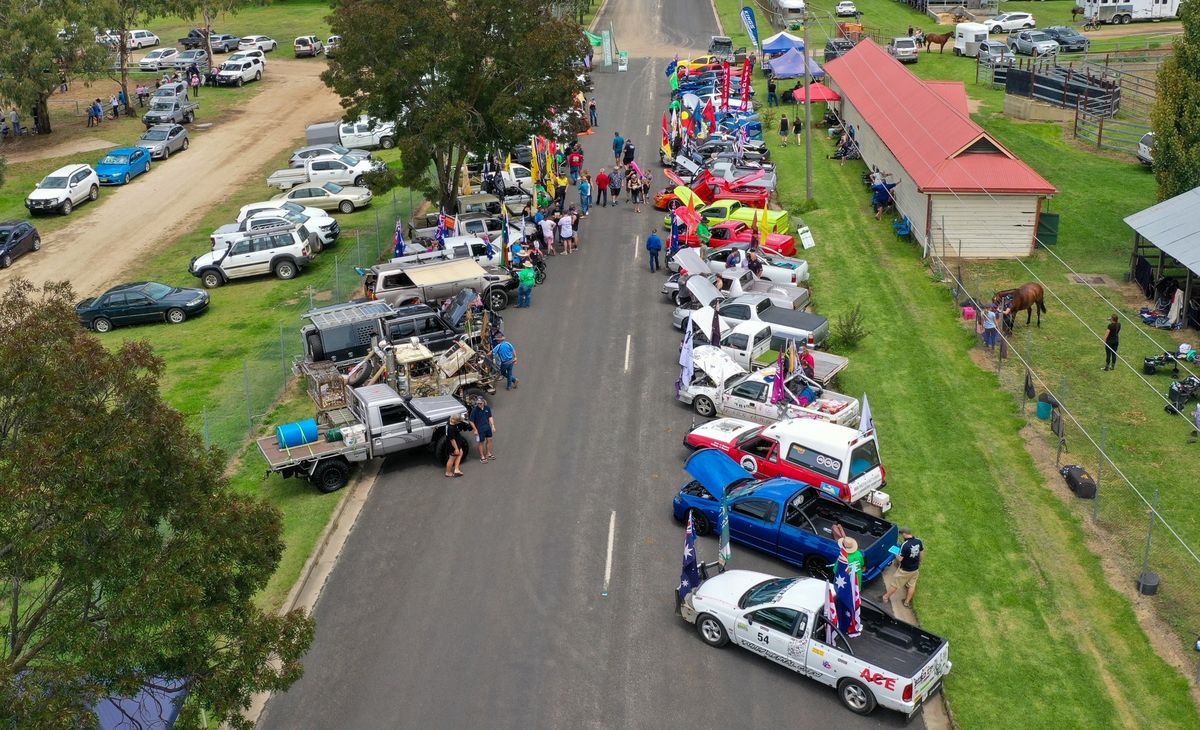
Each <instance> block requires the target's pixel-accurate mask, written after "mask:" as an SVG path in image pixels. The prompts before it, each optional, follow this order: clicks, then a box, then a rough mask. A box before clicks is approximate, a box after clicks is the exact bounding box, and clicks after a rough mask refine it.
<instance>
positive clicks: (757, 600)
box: [738, 578, 799, 608]
mask: <svg viewBox="0 0 1200 730" xmlns="http://www.w3.org/2000/svg"><path fill="white" fill-rule="evenodd" d="M797 580H799V578H772V579H771V580H766V581H763V582H762V583H759V584H758V585H756V586H754V587H753V588H751V589H750V590H748V591H746V592H745V593H743V594H742V600H740V601H738V608H752V607H754V606H759V605H761V604H764V603H774V602H775V601H778V600H779V597H780V596H782V595H783V594H784V592H785V591H786V590H787V589H789V588H791V587H792V586H793V585H795V583H796V581H797Z"/></svg>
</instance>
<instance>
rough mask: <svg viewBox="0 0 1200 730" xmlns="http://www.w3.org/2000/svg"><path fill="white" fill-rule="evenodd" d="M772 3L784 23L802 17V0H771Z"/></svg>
mask: <svg viewBox="0 0 1200 730" xmlns="http://www.w3.org/2000/svg"><path fill="white" fill-rule="evenodd" d="M772 4H773V5H774V6H775V12H776V13H777V14H778V15H779V19H780V21H781V22H782V23H783V24H784V25H786V24H787V23H788V21H791V20H799V19H801V18H803V17H804V0H772Z"/></svg>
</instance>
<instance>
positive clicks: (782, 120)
mask: <svg viewBox="0 0 1200 730" xmlns="http://www.w3.org/2000/svg"><path fill="white" fill-rule="evenodd" d="M791 131H792V128H791V127H790V126H789V125H788V118H787V115H786V114H780V115H779V142H780V144H782V145H783V146H784V147H787V143H788V133H789V132H791Z"/></svg>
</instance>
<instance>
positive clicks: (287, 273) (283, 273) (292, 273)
mask: <svg viewBox="0 0 1200 730" xmlns="http://www.w3.org/2000/svg"><path fill="white" fill-rule="evenodd" d="M275 277H276V278H278V279H284V280H287V279H295V278H296V265H295V264H293V263H292V262H291V261H280V262H279V263H278V264H275Z"/></svg>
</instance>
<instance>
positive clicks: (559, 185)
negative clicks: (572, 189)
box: [554, 175, 567, 211]
mask: <svg viewBox="0 0 1200 730" xmlns="http://www.w3.org/2000/svg"><path fill="white" fill-rule="evenodd" d="M554 204H555V206H557V208H558V209H559V210H560V211H562V210H566V209H567V178H566V176H565V175H559V176H557V177H556V178H555V179H554Z"/></svg>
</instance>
